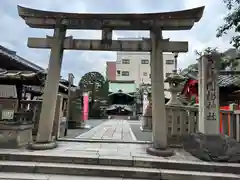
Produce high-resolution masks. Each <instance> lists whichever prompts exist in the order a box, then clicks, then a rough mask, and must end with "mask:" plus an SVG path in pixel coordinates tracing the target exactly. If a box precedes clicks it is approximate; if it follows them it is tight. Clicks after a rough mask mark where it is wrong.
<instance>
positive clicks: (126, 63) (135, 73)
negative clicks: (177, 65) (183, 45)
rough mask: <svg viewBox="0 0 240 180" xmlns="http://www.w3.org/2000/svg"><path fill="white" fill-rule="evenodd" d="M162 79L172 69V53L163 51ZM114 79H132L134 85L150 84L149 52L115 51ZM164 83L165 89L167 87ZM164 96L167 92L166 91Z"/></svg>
mask: <svg viewBox="0 0 240 180" xmlns="http://www.w3.org/2000/svg"><path fill="white" fill-rule="evenodd" d="M163 61H164V71H163V75H164V79H165V78H166V77H167V76H168V75H169V74H171V73H172V71H173V70H174V54H173V53H163ZM116 80H130V81H132V80H134V81H135V83H136V86H137V87H139V85H140V84H142V83H144V84H151V73H150V53H149V52H117V61H116ZM168 88H169V85H168V83H165V89H168ZM166 96H169V93H167V92H166Z"/></svg>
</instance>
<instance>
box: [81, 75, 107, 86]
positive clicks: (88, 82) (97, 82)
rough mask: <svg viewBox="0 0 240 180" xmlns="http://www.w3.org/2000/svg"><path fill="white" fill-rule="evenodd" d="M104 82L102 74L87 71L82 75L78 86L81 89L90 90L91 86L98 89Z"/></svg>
mask: <svg viewBox="0 0 240 180" xmlns="http://www.w3.org/2000/svg"><path fill="white" fill-rule="evenodd" d="M104 83H105V79H104V77H103V75H102V74H101V73H99V72H95V71H93V72H88V73H86V74H85V75H84V76H82V78H81V80H80V82H79V87H80V88H81V89H83V90H91V89H93V88H95V89H96V90H97V89H100V88H101V87H102V86H103V84H104Z"/></svg>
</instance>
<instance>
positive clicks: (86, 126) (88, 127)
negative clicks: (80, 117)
mask: <svg viewBox="0 0 240 180" xmlns="http://www.w3.org/2000/svg"><path fill="white" fill-rule="evenodd" d="M78 128H79V129H91V126H90V125H88V124H86V123H85V122H82V123H81V125H80V126H78Z"/></svg>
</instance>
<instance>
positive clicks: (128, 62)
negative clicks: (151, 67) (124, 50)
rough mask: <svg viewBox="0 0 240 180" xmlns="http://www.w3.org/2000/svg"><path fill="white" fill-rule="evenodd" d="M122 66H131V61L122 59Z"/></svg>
mask: <svg viewBox="0 0 240 180" xmlns="http://www.w3.org/2000/svg"><path fill="white" fill-rule="evenodd" d="M122 64H130V59H122Z"/></svg>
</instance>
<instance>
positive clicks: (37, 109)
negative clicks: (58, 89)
mask: <svg viewBox="0 0 240 180" xmlns="http://www.w3.org/2000/svg"><path fill="white" fill-rule="evenodd" d="M58 98H59V99H58V101H57V105H56V111H55V119H54V126H53V131H52V135H53V136H55V137H59V136H63V135H62V133H60V134H59V132H58V131H59V129H62V128H59V126H60V124H64V123H61V122H59V121H60V120H62V121H66V118H63V116H64V112H63V110H62V97H61V96H59V97H58ZM41 108H42V100H21V101H20V110H19V113H21V114H22V117H21V118H18V121H19V123H27V124H32V125H33V129H32V136H33V139H36V136H37V133H38V124H39V120H40V113H41ZM16 114H18V113H16ZM27 114H31V116H30V117H29V116H27ZM26 117H28V118H26ZM65 124H66V122H65ZM65 124H64V125H65Z"/></svg>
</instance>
